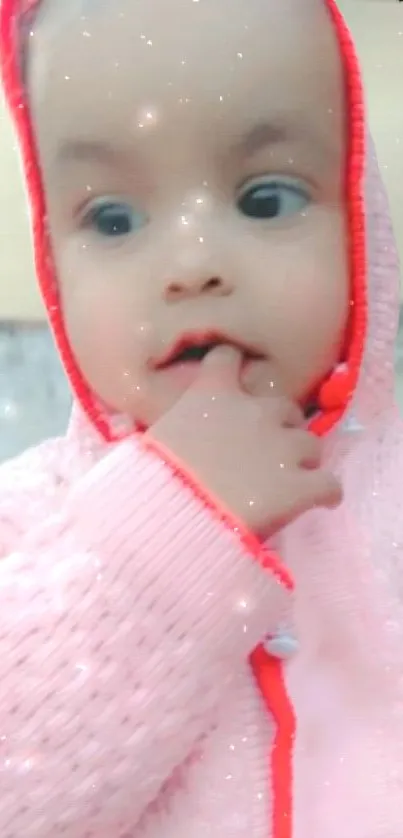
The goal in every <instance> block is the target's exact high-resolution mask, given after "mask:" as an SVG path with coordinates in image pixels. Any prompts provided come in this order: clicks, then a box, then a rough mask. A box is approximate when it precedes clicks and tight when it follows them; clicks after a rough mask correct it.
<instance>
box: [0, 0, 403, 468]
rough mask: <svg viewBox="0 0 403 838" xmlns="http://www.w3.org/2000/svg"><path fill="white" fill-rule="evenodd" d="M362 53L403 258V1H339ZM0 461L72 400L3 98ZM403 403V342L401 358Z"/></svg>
mask: <svg viewBox="0 0 403 838" xmlns="http://www.w3.org/2000/svg"><path fill="white" fill-rule="evenodd" d="M339 5H340V8H341V9H342V11H343V13H344V14H345V16H346V19H347V21H348V23H349V25H350V27H351V30H352V32H353V35H354V37H355V39H356V43H357V46H358V52H359V55H360V59H361V63H362V67H363V73H364V81H365V84H366V92H367V103H368V111H369V118H370V123H371V127H372V132H373V134H374V137H375V141H376V144H377V148H378V155H379V159H380V164H381V167H382V171H383V176H384V180H385V183H386V186H387V189H388V192H389V197H390V203H391V208H392V216H393V222H394V227H395V232H396V236H397V240H398V245H399V251H400V255H401V258H402V260H403V95H402V81H403V3H399V2H398V0H339ZM0 208H1V212H2V217H1V223H0V460H2V459H4V458H6V457H9V456H12V455H14V454H16V453H18V452H19V451H21V450H23V449H24V448H26V447H27V446H28V445H31V444H34V443H36V442H37V441H39V440H40V439H43V438H45V437H47V436H50V435H54V434H57V433H60V432H61V431H63V430H64V428H65V426H66V422H67V418H68V414H69V409H70V395H69V391H68V387H67V384H66V382H65V380H64V376H63V373H62V371H61V369H60V364H59V362H58V359H57V357H56V354H55V352H54V349H53V343H52V339H51V337H50V335H49V333H48V330H47V327H46V324H45V322H44V313H43V308H42V304H41V301H40V298H39V294H38V292H37V289H36V284H35V277H34V269H33V264H32V252H31V242H30V236H29V229H28V210H27V205H26V201H25V197H24V193H23V189H22V182H21V175H20V168H19V160H18V154H17V151H16V146H15V140H14V137H13V133H12V129H11V125H10V123H9V120H8V116H7V114H6V111H5V107H4V102H3V101H2V99H1V98H0ZM396 369H397V377H396V381H397V393H398V398H399V401H400V402H401V404H402V405H403V339H402V341H400V340H399V341H398V346H397V354H396Z"/></svg>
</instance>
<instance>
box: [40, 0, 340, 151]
mask: <svg viewBox="0 0 403 838" xmlns="http://www.w3.org/2000/svg"><path fill="white" fill-rule="evenodd" d="M46 3H47V6H46V5H45V7H44V10H45V11H44V14H43V16H42V19H41V20H39V24H38V29H37V30H36V31H35V33H34V34H35V35H37V36H38V37H37V38H34V39H33V41H34V44H33V62H32V79H31V86H32V91H33V102H34V107H35V109H36V115H37V118H38V119H37V124H39V126H40V129H41V130H42V131H43V134H44V135H45V133H46V132H47V133H48V134H49V135H52V131H54V126H55V124H59V126H60V128H59V130H58V134H59V136H62V135H63V133H65V134H68V133H69V129H70V127H71V124H72V123H73V124H74V123H76V124H77V125H81V126H86V127H87V129H88V133H92V135H93V136H96V135H97V134H98V133H101V132H102V130H103V129H104V128H105V125H106V124H108V125H109V126H113V128H114V131H115V132H116V134H119V133H120V134H121V135H122V136H123V135H124V134H125V133H126V134H127V133H128V132H127V127H128V115H131V118H133V120H134V121H135V119H136V118H137V115H138V114H140V115H141V114H142V113H143V112H146V111H147V108H148V107H149V106H150V108H151V109H153V111H154V112H158V113H159V114H160V115H162V117H163V119H162V122H161V125H162V124H164V125H165V126H168V125H169V126H171V127H172V129H173V130H174V131H176V132H179V131H181V130H182V128H184V130H188V129H189V135H190V134H191V135H192V136H194V135H195V130H193V128H192V124H193V127H195V129H196V128H197V129H198V130H199V132H204V133H205V134H206V137H208V139H209V140H210V139H211V135H212V133H213V132H214V131H216V132H217V139H218V140H220V139H221V137H220V131H222V132H223V134H225V137H228V136H231V137H232V136H234V135H236V133H237V132H240V133H243V132H244V131H245V133H247V132H248V130H250V129H253V128H254V127H255V125H257V126H258V130H259V131H261V125H262V124H263V127H264V130H266V127H267V123H269V131H272V130H273V124H274V127H275V130H278V129H280V131H281V130H289V128H290V127H291V128H292V130H293V131H295V132H296V133H298V132H299V131H300V130H301V129H302V128H303V129H304V130H305V131H306V129H307V128H309V127H310V125H311V124H312V123H313V122H315V121H316V123H317V127H318V131H322V130H323V129H322V128H321V123H324V128H325V130H326V124H327V123H328V121H329V120H328V113H329V112H331V111H332V109H334V110H337V108H338V105H339V104H340V97H341V62H340V56H339V50H338V46H337V44H336V40H335V35H334V32H333V29H332V26H331V23H330V18H329V17H328V14H327V11H326V8H325V4H324V2H322V0H200V1H197V2H195V0H69V4H64V3H63V5H62V0H46ZM48 9H49V10H51V16H50V17H49V19H47V17H46V12H47V10H48ZM58 15H60V16H58ZM83 16H84V17H83ZM42 24H43V25H42ZM35 41H36V43H35ZM50 113H51V114H52V125H49V114H50ZM134 121H133V123H131V126H133V125H134ZM192 121H193V123H192ZM137 123H138V124H139V125H140V124H141V119H138V120H137ZM191 128H192V131H193V133H192V131H191V130H190V129H191ZM155 136H157V132H155ZM45 141H46V137H45ZM46 144H47V141H46Z"/></svg>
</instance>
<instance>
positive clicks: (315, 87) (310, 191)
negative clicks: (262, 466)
mask: <svg viewBox="0 0 403 838" xmlns="http://www.w3.org/2000/svg"><path fill="white" fill-rule="evenodd" d="M67 5H68V8H66V6H67ZM47 6H48V8H45V13H44V16H43V20H39V21H38V23H37V26H36V29H35V33H34V37H33V38H31V39H30V49H31V63H30V68H29V72H30V95H31V100H32V106H33V116H34V124H35V129H36V133H37V140H38V146H39V152H40V158H41V164H42V168H43V176H44V182H45V188H46V194H47V201H48V215H49V227H50V233H51V238H52V244H53V250H54V257H55V262H56V268H57V274H58V278H59V282H60V289H61V297H62V303H63V308H64V314H65V320H66V326H67V330H68V334H69V338H70V340H71V343H72V346H73V349H74V352H75V354H76V357H77V359H78V361H79V364H80V366H81V369H82V371H83V372H84V374H85V376H86V378H87V379H88V381H89V382H90V384H91V385H92V387H93V389H94V390H96V392H97V393H98V395H99V396H101V397H102V398H103V400H104V401H105V402H106V403H107V404H109V405H110V406H111V407H113V408H114V409H116V410H118V411H122V412H124V413H128V414H130V415H131V416H133V417H135V418H136V419H138V420H140V421H142V422H143V423H145V424H151V423H152V422H154V421H155V420H156V419H157V418H158V417H159V416H160V415H161V414H162V413H163V412H164V411H166V410H167V409H168V408H169V407H171V406H172V405H173V404H174V403H175V402H176V401H177V399H178V398H179V397H180V395H181V394H182V393H183V391H184V389H185V388H186V387H187V386H189V384H190V383H191V382H192V381H193V380H194V379H195V378H196V376H197V375H198V372H199V364H200V361H201V359H202V357H203V354H204V352H205V351H206V347H205V346H202V345H203V344H204V343H205V342H207V343H208V342H209V341H210V342H211V341H215V340H223V341H228V342H235V343H236V344H238V345H239V346H241V347H242V348H243V350H244V352H245V364H244V365H243V368H242V382H241V383H242V385H243V386H244V387H245V389H246V390H248V391H250V392H251V393H252V394H254V395H257V396H259V394H260V393H262V392H263V390H267V382H268V381H270V382H273V390H274V392H276V391H283V392H284V391H285V392H286V393H287V394H288V395H290V396H291V397H292V398H294V399H295V400H303V399H304V398H306V397H307V396H308V394H310V392H311V390H312V388H313V387H314V385H315V384H316V383H317V382H318V381H319V380H320V379H321V378H322V377H323V376H324V375H326V373H327V372H328V371H329V370H330V369H331V367H332V365H333V364H334V363H336V362H337V360H338V359H339V358H340V352H341V345H342V341H343V338H344V330H345V326H346V319H347V311H348V297H349V288H348V268H347V244H346V235H345V222H346V219H345V205H344V194H343V182H344V163H345V161H344V155H345V148H344V101H343V82H342V70H341V63H340V58H339V53H338V48H337V44H336V42H335V36H334V34H333V31H332V27H331V23H330V21H329V19H328V17H327V13H326V10H325V7H324V3H323V2H321V0H303V1H302V0H281V2H278V0H169V2H167V0H102V2H100V0H69V3H68V4H66V5H65V4H64V3H63V4H60V3H57V2H56V0H48V3H47ZM59 7H60V8H59ZM182 339H184V342H182ZM192 344H196V346H194V345H192ZM182 350H185V351H184V353H183V354H179V355H178V354H176V355H175V353H178V352H179V353H180V352H181V351H182ZM172 353H173V356H172Z"/></svg>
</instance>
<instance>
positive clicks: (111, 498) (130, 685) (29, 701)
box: [0, 0, 403, 838]
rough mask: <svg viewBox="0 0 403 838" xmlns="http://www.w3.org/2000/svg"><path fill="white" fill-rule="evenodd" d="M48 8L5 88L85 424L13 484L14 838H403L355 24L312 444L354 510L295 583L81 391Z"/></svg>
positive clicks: (401, 584)
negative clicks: (339, 265) (335, 262)
mask: <svg viewBox="0 0 403 838" xmlns="http://www.w3.org/2000/svg"><path fill="white" fill-rule="evenodd" d="M33 5H35V2H34V3H32V2H30V0H28V2H27V0H3V2H2V7H1V13H0V14H1V16H0V48H1V60H2V70H3V79H4V84H5V89H6V95H7V99H8V102H9V105H10V107H11V110H12V113H13V115H14V118H15V122H16V127H17V130H18V135H19V139H20V143H21V148H22V156H23V162H24V165H25V170H26V175H27V183H28V190H29V195H30V199H31V204H32V213H33V225H34V238H35V249H36V261H37V270H38V276H39V281H40V284H41V287H42V291H43V294H44V298H45V301H46V304H47V306H48V311H49V317H50V321H51V325H52V327H53V330H54V334H55V338H56V341H57V343H58V347H59V350H60V353H61V356H62V359H63V361H64V364H65V367H66V370H67V373H68V375H69V377H70V381H71V383H72V386H73V389H74V391H75V393H76V396H77V404H76V407H75V409H74V414H73V418H72V422H71V425H70V428H69V430H68V433H67V435H66V437H64V438H62V439H59V440H56V441H53V442H48V443H45V444H44V445H43V446H41V447H39V448H37V449H35V450H33V451H29V452H27V453H26V454H25V455H23V456H22V457H20V458H19V459H17V460H15V461H13V462H10V463H8V464H6V465H5V466H4V467H3V468H2V469H1V471H0V524H1V526H0V550H1V555H2V557H3V562H2V563H1V565H0V603H1V608H0V660H1V678H0V719H1V726H0V754H1V760H0V835H1V838H59V836H60V838H62V836H63V838H190V836H191V838H206V836H209V838H224V836H225V838H246V836H250V838H341V836H342V838H402V836H403V803H402V801H403V567H402V568H400V564H402V563H403V515H402V514H401V507H402V506H403V504H402V503H401V502H400V501H399V486H400V482H401V475H402V474H403V434H402V426H401V422H400V419H399V417H398V415H397V412H396V409H395V408H394V405H393V343H394V337H395V332H396V326H397V315H398V303H399V295H398V268H397V259H396V252H395V247H394V243H393V237H392V232H391V227H390V223H389V217H388V211H387V204H386V200H385V194H384V191H383V189H382V186H381V183H380V180H379V175H378V170H377V165H376V161H375V157H374V152H373V149H372V146H371V144H370V141H369V139H368V137H367V136H366V134H365V128H364V119H363V106H362V91H361V84H360V79H359V72H358V66H357V62H356V58H355V54H354V51H353V48H352V44H351V41H350V37H349V35H348V32H347V30H346V28H345V26H344V23H343V21H342V19H341V16H340V14H339V12H338V11H337V9H336V7H335V5H334V2H333V0H327V5H328V8H329V14H330V15H331V18H332V20H333V22H334V25H335V27H336V29H337V33H338V36H339V41H340V48H341V50H342V54H343V60H344V65H345V70H346V93H347V101H348V110H349V113H348V124H349V130H350V136H349V151H350V154H349V161H348V166H347V171H346V197H347V200H348V203H349V235H350V256H351V258H350V263H351V283H352V302H353V307H352V318H351V334H350V343H349V346H348V351H347V356H346V363H345V365H344V366H343V368H342V369H340V368H339V369H337V370H335V371H334V372H333V373H332V374H331V375H330V376H329V379H328V380H327V381H326V382H324V383H323V385H322V388H321V391H320V396H319V397H320V405H321V414H320V417H319V418H318V419H317V420H316V421H315V423H314V426H313V430H314V431H316V432H317V433H322V434H323V433H325V432H326V439H325V450H326V459H327V462H328V463H329V465H330V466H331V467H332V468H333V469H334V471H335V472H336V473H337V474H339V475H340V478H341V480H342V483H343V486H344V491H345V501H344V503H343V505H342V507H341V508H340V509H339V510H337V511H333V512H323V511H321V512H319V511H313V512H311V513H309V514H308V515H306V516H304V517H303V518H301V519H300V520H299V521H297V522H296V523H295V524H294V525H293V526H291V527H289V528H287V529H286V530H284V531H283V533H282V534H281V537H280V538H279V539H278V544H276V548H277V547H278V554H279V555H280V556H281V561H280V560H279V559H278V558H277V557H276V556H274V555H273V554H272V553H270V552H269V551H268V550H267V549H266V548H265V547H263V546H262V545H260V544H259V543H258V542H257V540H256V539H255V538H254V537H253V536H252V535H251V534H250V533H247V532H245V531H243V529H242V527H240V526H239V524H238V522H236V521H233V520H230V519H229V518H228V516H227V515H224V514H223V513H222V511H221V510H220V509H218V508H217V506H216V505H215V504H214V503H213V502H212V501H211V500H210V499H209V498H208V497H207V496H206V493H205V492H204V490H203V489H202V488H201V487H199V486H198V485H197V484H196V483H195V481H194V480H193V479H192V478H191V476H189V475H188V474H187V472H186V470H185V469H183V468H182V467H179V466H178V465H177V464H175V463H174V462H173V461H172V459H171V458H170V457H169V456H166V455H164V454H163V453H162V452H160V451H157V450H150V449H149V448H146V447H145V446H144V441H143V439H142V437H141V436H140V435H137V434H135V433H131V434H127V429H126V432H125V433H124V434H122V433H121V430H122V429H120V432H119V433H118V432H117V429H116V422H115V421H114V419H113V417H111V416H109V415H108V414H107V412H106V411H105V409H104V408H103V406H102V405H101V404H100V403H99V401H98V399H97V397H96V395H95V394H94V393H92V392H91V391H90V389H89V388H88V385H87V384H86V383H85V381H84V380H83V378H82V376H81V373H80V370H79V369H77V367H76V364H75V361H74V358H73V355H72V352H71V348H70V346H69V344H68V340H67V337H66V334H65V331H64V325H63V320H62V313H61V308H60V305H59V297H58V289H57V282H56V277H55V274H54V270H53V266H52V258H51V253H50V249H49V242H48V240H47V235H46V225H45V224H44V216H45V196H44V193H43V188H42V184H41V177H40V171H39V167H38V165H37V161H36V159H35V145H34V142H33V135H32V128H31V123H30V117H29V109H28V105H27V102H26V100H25V95H24V90H23V87H22V84H21V79H20V77H19V53H20V49H21V47H22V45H21V43H20V40H21V39H20V31H21V30H20V24H21V20H22V15H23V13H25V12H26V11H27V9H28V11H29V9H30V8H31V6H33ZM364 203H365V206H364ZM123 436H124V437H125V438H124V439H123V438H122V437H123ZM402 512H403V510H402Z"/></svg>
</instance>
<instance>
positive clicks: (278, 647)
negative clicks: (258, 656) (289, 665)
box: [263, 634, 299, 660]
mask: <svg viewBox="0 0 403 838" xmlns="http://www.w3.org/2000/svg"><path fill="white" fill-rule="evenodd" d="M263 645H264V648H265V649H266V652H267V653H268V654H269V655H273V657H275V658H281V659H282V660H288V659H289V658H292V657H294V655H296V654H297V652H298V650H299V643H298V640H296V639H295V637H291V635H290V634H279V635H277V637H270V638H268V639H267V640H266V641H265V642H264V644H263Z"/></svg>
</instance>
